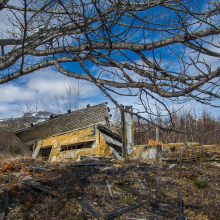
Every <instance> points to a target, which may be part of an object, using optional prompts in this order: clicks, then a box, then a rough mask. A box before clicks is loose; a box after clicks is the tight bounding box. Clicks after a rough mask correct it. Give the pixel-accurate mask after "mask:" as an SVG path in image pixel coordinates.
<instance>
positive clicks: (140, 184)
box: [0, 158, 220, 220]
mask: <svg viewBox="0 0 220 220" xmlns="http://www.w3.org/2000/svg"><path fill="white" fill-rule="evenodd" d="M106 161H107V160H105V158H102V159H100V160H99V161H96V160H94V161H92V160H90V161H87V160H86V161H81V162H74V163H59V164H58V163H46V162H44V161H41V160H37V159H28V158H24V159H16V160H11V161H5V162H1V163H0V170H1V173H0V189H1V190H3V189H5V190H4V191H1V192H0V195H3V194H4V195H8V198H9V199H7V197H6V199H4V201H5V202H4V205H2V206H1V207H3V208H1V209H0V210H1V213H0V214H2V216H4V215H6V216H5V219H6V220H9V219H10V220H11V219H13V220H14V219H28V220H29V219H30V220H31V219H57V220H58V219H73V218H74V219H110V218H114V219H157V220H158V219H159V220H160V219H180V217H181V216H184V217H185V219H186V218H187V219H200V220H203V219H218V217H219V216H220V206H219V204H220V198H219V194H220V183H219V178H220V167H216V166H213V165H212V164H207V163H204V164H200V163H199V164H194V163H191V164H189V163H186V164H182V165H180V164H175V166H174V167H173V168H172V169H169V166H170V165H169V164H167V165H166V164H164V165H163V166H152V165H147V164H144V163H140V164H139V166H137V164H136V163H133V162H132V163H131V162H125V163H121V162H119V161H118V162H117V161H114V162H112V161H110V160H109V161H108V162H106ZM97 162H98V163H97ZM198 165H202V166H201V168H200V169H198V168H197V167H198ZM199 179H201V180H206V181H207V182H208V185H207V187H206V188H204V189H197V188H196V187H195V185H194V184H193V181H194V180H199ZM6 190H7V191H6ZM6 192H8V194H7V193H6ZM177 192H178V196H177ZM128 196H129V198H131V200H132V203H130V205H129V203H128V202H125V201H126V199H127V198H128ZM4 197H5V196H4ZM1 198H2V197H1ZM181 199H182V200H181ZM2 201H3V200H2V199H1V200H0V202H1V204H3V203H2ZM7 201H8V202H7ZM133 203H134V205H132V204H133ZM5 207H7V208H5ZM73 216H74V217H73Z"/></svg>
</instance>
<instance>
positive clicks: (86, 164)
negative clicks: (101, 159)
mask: <svg viewBox="0 0 220 220" xmlns="http://www.w3.org/2000/svg"><path fill="white" fill-rule="evenodd" d="M106 165H107V163H85V164H71V165H69V166H71V167H83V166H106Z"/></svg>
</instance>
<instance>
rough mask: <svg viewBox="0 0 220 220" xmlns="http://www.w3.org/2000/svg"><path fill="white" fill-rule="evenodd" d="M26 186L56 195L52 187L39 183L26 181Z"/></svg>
mask: <svg viewBox="0 0 220 220" xmlns="http://www.w3.org/2000/svg"><path fill="white" fill-rule="evenodd" d="M26 184H27V185H28V186H30V187H32V188H34V189H37V190H40V191H42V192H45V193H48V194H51V195H54V196H57V194H56V193H54V191H53V190H52V189H50V188H49V187H47V186H42V185H40V184H34V183H26Z"/></svg>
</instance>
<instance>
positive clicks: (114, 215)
mask: <svg viewBox="0 0 220 220" xmlns="http://www.w3.org/2000/svg"><path fill="white" fill-rule="evenodd" d="M145 203H146V201H145V202H142V203H139V204H138V205H135V206H132V207H130V208H127V209H122V210H119V211H117V212H113V213H110V214H107V215H105V219H111V218H114V217H116V216H118V215H122V214H124V213H125V212H129V211H131V210H134V209H136V208H139V207H141V206H142V205H144V204H145Z"/></svg>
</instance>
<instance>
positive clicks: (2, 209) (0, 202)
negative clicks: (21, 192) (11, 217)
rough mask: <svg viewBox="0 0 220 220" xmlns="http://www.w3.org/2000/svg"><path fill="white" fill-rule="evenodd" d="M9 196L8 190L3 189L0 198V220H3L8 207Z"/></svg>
mask: <svg viewBox="0 0 220 220" xmlns="http://www.w3.org/2000/svg"><path fill="white" fill-rule="evenodd" d="M8 201H9V196H8V189H4V190H3V193H2V194H1V196H0V220H4V219H5V213H6V209H7V206H8Z"/></svg>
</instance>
